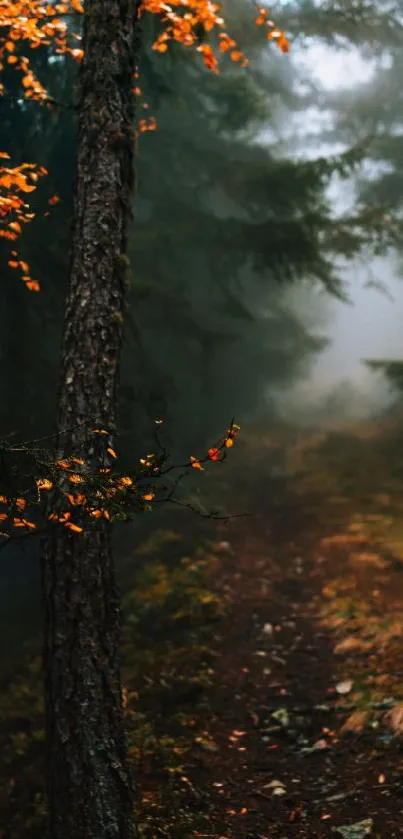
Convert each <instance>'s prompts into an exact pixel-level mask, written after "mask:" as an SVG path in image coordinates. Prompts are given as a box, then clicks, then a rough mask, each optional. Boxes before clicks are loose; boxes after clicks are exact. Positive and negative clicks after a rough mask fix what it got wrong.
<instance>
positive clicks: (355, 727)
mask: <svg viewBox="0 0 403 839" xmlns="http://www.w3.org/2000/svg"><path fill="white" fill-rule="evenodd" d="M368 719H369V713H368V711H354V712H353V713H352V714H350V716H349V717H348V718H347V719H346V721H345V723H343V725H342V727H341V729H340V733H341V734H359V733H360V732H361V731H363V730H364V728H365V726H366V724H367V722H368Z"/></svg>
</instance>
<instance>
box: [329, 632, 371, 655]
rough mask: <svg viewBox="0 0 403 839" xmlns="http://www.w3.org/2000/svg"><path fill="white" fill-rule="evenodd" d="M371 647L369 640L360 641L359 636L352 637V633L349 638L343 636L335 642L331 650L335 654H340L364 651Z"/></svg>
mask: <svg viewBox="0 0 403 839" xmlns="http://www.w3.org/2000/svg"><path fill="white" fill-rule="evenodd" d="M371 648H372V644H371V642H370V641H362V640H361V639H360V638H354V637H353V636H352V635H351V636H350V637H349V638H344V640H343V641H340V642H339V643H338V644H336V646H335V648H334V650H333V652H334V654H335V655H342V654H343V653H349V652H357V653H358V652H360V653H361V652H362V653H366V652H368V650H370V649H371Z"/></svg>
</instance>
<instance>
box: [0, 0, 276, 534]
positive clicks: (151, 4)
mask: <svg viewBox="0 0 403 839" xmlns="http://www.w3.org/2000/svg"><path fill="white" fill-rule="evenodd" d="M255 8H256V15H257V17H256V20H255V23H256V25H257V26H264V27H266V31H267V37H268V39H269V40H270V41H274V42H275V43H276V44H277V45H278V47H279V48H280V49H281V50H282V51H283V52H287V51H288V42H287V39H286V37H285V35H284V33H283V32H281V31H280V30H278V29H276V27H275V24H274V22H273V21H271V20H270V18H269V14H268V11H267V10H266V9H262V8H260V7H258V6H256V7H255ZM83 12H84V7H83V4H82V2H81V0H66V2H60V3H59V2H46V0H44V2H40V0H25V2H24V0H15V2H11V0H0V96H1V97H3V99H5V100H7V98H8V97H9V93H8V91H7V89H6V86H5V84H4V83H3V82H2V80H1V79H2V75H3V78H4V71H5V70H6V69H7V68H9V67H11V68H12V69H13V71H15V73H16V74H18V75H19V78H20V83H21V95H20V98H21V99H26V100H31V101H35V102H38V103H39V104H41V105H42V106H45V107H50V108H51V107H53V106H54V104H55V103H54V102H53V101H52V99H51V98H50V97H49V96H48V93H47V91H46V89H45V88H44V87H43V85H42V83H41V81H40V79H39V78H38V76H37V74H36V72H35V70H34V69H33V58H34V55H35V50H36V49H38V48H39V47H42V46H47V47H49V48H51V50H52V52H53V53H54V54H58V55H70V56H71V57H72V58H73V59H74V60H76V61H80V60H81V59H82V58H83V50H82V49H81V36H80V35H79V34H77V31H74V27H72V26H71V25H69V22H70V21H72V20H74V19H76V22H79V20H80V16H81V15H82V14H83ZM146 14H152V15H157V16H158V18H159V19H160V22H161V29H160V32H159V34H158V36H157V38H156V40H155V42H154V44H153V49H154V50H155V51H157V52H159V53H164V52H166V51H167V50H168V48H169V43H170V42H177V43H180V44H181V45H183V46H185V47H192V48H194V49H195V50H196V51H197V52H198V53H199V54H200V55H201V57H202V60H203V62H204V64H205V65H206V67H207V68H208V69H210V70H212V71H213V72H216V73H217V72H218V71H219V56H220V54H221V55H223V56H225V55H227V56H229V58H230V59H231V60H232V61H234V62H236V63H239V64H240V65H241V66H242V67H246V66H247V63H248V61H247V58H246V56H245V55H244V54H243V53H242V51H241V50H240V49H239V47H238V45H237V43H236V41H235V40H234V39H233V38H232V37H231V36H230V35H229V34H228V32H227V30H226V24H225V21H224V18H223V16H222V10H221V7H220V5H219V4H218V3H214V2H211V0H173V2H170V3H169V4H168V3H165V2H163V0H142V2H141V3H140V6H139V15H140V16H142V15H146ZM201 28H202V31H203V32H205V33H207V34H208V33H211V35H212V44H211V45H210V44H207V43H200V38H199V33H200V29H201ZM75 29H77V27H75ZM140 94H141V88H140V87H139V79H138V73H137V72H136V73H135V74H134V77H133V95H135V96H139V95H140ZM9 98H11V97H9ZM143 107H147V105H143ZM137 128H138V131H140V132H142V131H146V130H149V129H155V128H156V122H155V119H154V118H153V117H151V118H150V117H149V118H144V117H140V118H139V119H138V126H137ZM46 174H47V170H46V169H45V168H44V167H42V166H38V165H36V164H35V163H31V162H14V161H12V158H11V156H10V154H9V153H8V152H7V151H1V150H0V237H1V238H2V239H3V240H6V241H7V242H9V243H10V252H9V256H8V265H9V267H10V268H13V269H16V270H18V272H19V274H20V277H21V278H22V281H23V282H24V284H25V286H26V288H27V289H28V290H30V291H39V289H40V286H39V282H38V280H37V279H35V278H33V277H32V276H31V272H30V266H29V264H28V263H27V262H26V261H25V260H24V259H23V258H21V256H20V254H19V252H18V249H17V240H19V238H20V236H21V234H22V232H23V229H24V226H25V225H26V224H28V223H30V222H31V221H32V219H33V218H34V216H35V214H34V212H33V211H32V208H31V206H30V204H29V200H28V199H29V195H30V194H31V193H32V192H34V191H35V189H36V188H37V185H38V183H39V182H40V180H41V179H42V178H43V177H44V176H46ZM58 200H59V199H58V197H57V196H53V197H52V198H51V199H50V200H49V204H50V205H53V204H57V203H58ZM237 430H238V427H237V426H235V425H234V424H231V426H230V428H229V430H228V433H227V434H226V435H225V437H224V438H223V439H222V440H221V441H220V442H219V443H218V444H217V445H216V446H214V447H212V448H210V450H209V452H208V455H207V457H206V458H205V460H210V461H220V460H221V459H222V457H223V453H224V456H225V453H226V450H227V449H228V448H229V447H231V446H232V445H233V442H234V438H235V435H236V432H237ZM94 433H98V434H103V433H106V432H104V431H103V430H102V429H101V430H100V429H97V430H96V431H95V432H94ZM0 450H1V451H0V453H1V455H2V457H3V458H4V457H7V456H8V455H10V454H11V452H12V451H13V447H12V446H10V447H9V446H6V445H4V446H0ZM107 451H108V452H109V456H110V458H112V459H113V458H114V457H115V453H114V451H113V449H111V448H110V447H109V448H108V449H107ZM27 454H28V450H27ZM30 456H33V459H34V461H35V469H34V472H36V475H37V476H38V468H39V477H36V478H35V485H34V486H32V485H30V486H29V487H27V488H26V489H25V490H24V492H21V493H20V494H19V493H18V492H17V493H10V492H8V493H4V494H1V495H0V505H1V506H0V510H3V512H0V523H1V528H2V530H1V533H2V535H3V537H6V538H9V536H10V534H11V531H12V530H13V529H14V528H25V529H28V530H34V529H35V528H36V524H35V522H34V521H31V519H30V518H28V517H27V513H26V510H27V505H28V503H29V501H33V500H35V498H36V500H37V501H40V499H41V494H42V493H43V492H45V491H50V490H53V491H59V492H60V494H61V501H62V504H61V509H60V513H59V514H55V513H53V514H52V517H53V518H56V519H57V521H58V522H60V523H62V524H64V525H66V526H67V527H68V528H69V529H70V530H73V531H76V532H80V531H81V530H82V529H83V528H82V526H81V524H79V523H78V518H80V516H81V517H82V515H83V513H86V514H87V515H89V516H90V517H92V519H97V518H100V517H104V518H107V519H109V518H111V517H112V518H113V517H114V515H115V514H116V511H117V509H118V508H117V506H116V503H117V501H119V505H118V506H119V510H120V511H122V509H123V510H126V512H127V509H129V508H130V510H131V511H133V508H135V507H138V506H139V505H140V507H144V505H145V504H147V503H148V502H150V501H152V500H154V499H155V496H156V486H155V482H153V480H152V478H156V477H161V476H162V475H163V474H165V473H166V453H165V452H164V451H163V453H162V455H159V456H158V457H157V456H156V455H147V457H146V458H145V459H144V460H143V461H142V462H141V470H140V472H139V473H136V477H135V478H132V477H131V476H129V475H127V476H121V477H117V476H112V467H111V465H106V464H105V465H104V466H103V467H102V468H101V469H100V471H99V473H97V474H96V475H90V474H89V473H88V470H86V468H85V462H84V460H82V458H81V457H80V454H79V453H78V454H77V455H76V456H74V457H71V458H70V459H69V460H59V461H56V462H55V461H54V460H53V461H51V460H49V459H47V457H44V456H43V452H42V453H39V452H37V451H36V450H34V451H33V452H31V454H30ZM202 463H203V459H198V458H195V457H191V458H190V460H189V462H188V464H186V466H189V467H190V468H195V469H203V468H204V467H203V466H202ZM37 467H38V468H37ZM170 468H171V467H168V470H169V469H170ZM0 491H2V488H1V487H0ZM166 494H167V493H166V492H165V496H166ZM168 494H169V493H168ZM127 502H129V503H127ZM133 502H135V503H134V505H133ZM66 505H68V506H66ZM126 508H127V509H126ZM78 513H79V514H80V515H78Z"/></svg>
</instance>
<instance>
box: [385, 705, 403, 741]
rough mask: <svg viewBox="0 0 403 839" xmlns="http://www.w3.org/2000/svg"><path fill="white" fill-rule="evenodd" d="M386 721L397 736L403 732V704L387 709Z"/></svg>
mask: <svg viewBox="0 0 403 839" xmlns="http://www.w3.org/2000/svg"><path fill="white" fill-rule="evenodd" d="M384 722H385V723H386V724H387V725H388V726H389V728H391V729H392V731H393V733H394V735H395V736H396V737H398V736H399V735H400V734H403V704H400V705H396V707H395V708H391V709H390V711H387V712H386V714H385V716H384Z"/></svg>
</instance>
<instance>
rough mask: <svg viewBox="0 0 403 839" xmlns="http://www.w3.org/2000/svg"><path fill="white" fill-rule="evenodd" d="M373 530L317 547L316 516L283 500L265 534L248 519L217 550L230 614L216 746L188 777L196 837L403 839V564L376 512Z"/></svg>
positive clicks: (352, 527)
mask: <svg viewBox="0 0 403 839" xmlns="http://www.w3.org/2000/svg"><path fill="white" fill-rule="evenodd" d="M386 501H387V503H388V499H386ZM381 502H382V499H381ZM364 518H365V517H364ZM368 519H369V521H368V522H367V521H364V520H363V517H362V516H359V515H358V514H357V515H355V516H353V521H352V522H350V524H347V525H346V527H345V530H344V531H343V532H342V531H340V530H338V532H336V534H331V535H330V538H329V531H327V537H328V538H325V539H323V533H324V532H325V533H326V530H325V531H323V528H321V527H320V525H319V523H318V522H317V521H316V520H315V515H312V512H310V513H309V512H308V513H306V512H304V510H303V506H302V505H301V507H299V506H298V505H296V504H295V502H294V503H291V504H288V505H287V504H285V505H282V504H281V503H280V504H279V505H278V510H277V515H275V516H274V517H269V518H268V519H266V522H267V521H270V527H269V526H268V525H267V523H265V522H264V520H263V519H262V518H260V519H259V517H256V518H255V519H254V520H253V521H251V520H244V522H242V521H241V523H240V524H239V525H237V526H236V527H235V528H231V533H230V535H229V536H228V535H227V536H226V535H225V534H224V535H223V539H226V538H231V543H227V542H225V541H223V542H222V543H218V544H217V545H216V546H215V547H216V551H217V555H218V556H220V558H221V565H220V572H219V573H218V574H217V573H216V574H215V575H214V578H213V579H212V587H213V589H214V590H215V591H216V593H218V594H219V595H220V597H221V598H222V599H223V600H224V601H226V602H227V604H228V605H229V610H228V615H227V617H226V619H225V620H224V622H223V623H222V625H221V626H220V635H219V637H217V638H216V643H217V651H218V655H217V659H216V667H215V671H214V676H213V683H212V685H211V688H210V690H209V707H210V719H209V721H207V720H206V733H207V734H208V736H210V737H211V738H212V740H213V741H214V743H215V748H213V750H210V751H208V752H205V753H204V756H203V757H202V759H201V760H200V756H199V755H195V762H194V764H193V771H192V770H190V771H187V774H189V773H190V777H191V778H192V783H193V785H194V787H195V788H196V789H197V790H198V792H199V794H201V796H202V797H203V798H204V799H205V801H207V807H208V809H209V811H210V812H209V817H208V822H209V829H208V831H207V830H206V832H205V833H202V832H201V831H200V833H198V834H196V835H198V836H202V837H207V836H209V837H213V839H214V837H220V839H227V837H240V838H241V837H242V839H268V837H275V839H292V837H301V839H302V837H309V839H314V837H331V836H335V835H338V836H342V837H345V839H360V838H361V837H365V836H369V837H381V839H393V837H401V836H402V835H403V828H402V809H403V788H402V783H401V775H402V754H401V740H400V738H399V734H400V735H401V733H402V731H403V704H402V699H403V678H402V677H403V650H402V647H403V645H402V643H401V637H402V632H403V565H402V563H401V562H399V561H398V560H397V559H396V557H394V556H393V554H392V553H391V552H390V548H389V547H387V546H386V545H385V544H381V543H380V542H379V538H378V541H375V537H374V534H373V533H372V535H371V534H369V532H368V527H370V525H371V524H372V525H374V522H375V523H377V521H378V522H379V521H382V515H379V516H378V517H377V516H376V514H373V515H369V516H368ZM399 694H400V696H399ZM339 828H341V829H340V830H339ZM193 835H195V834H193Z"/></svg>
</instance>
